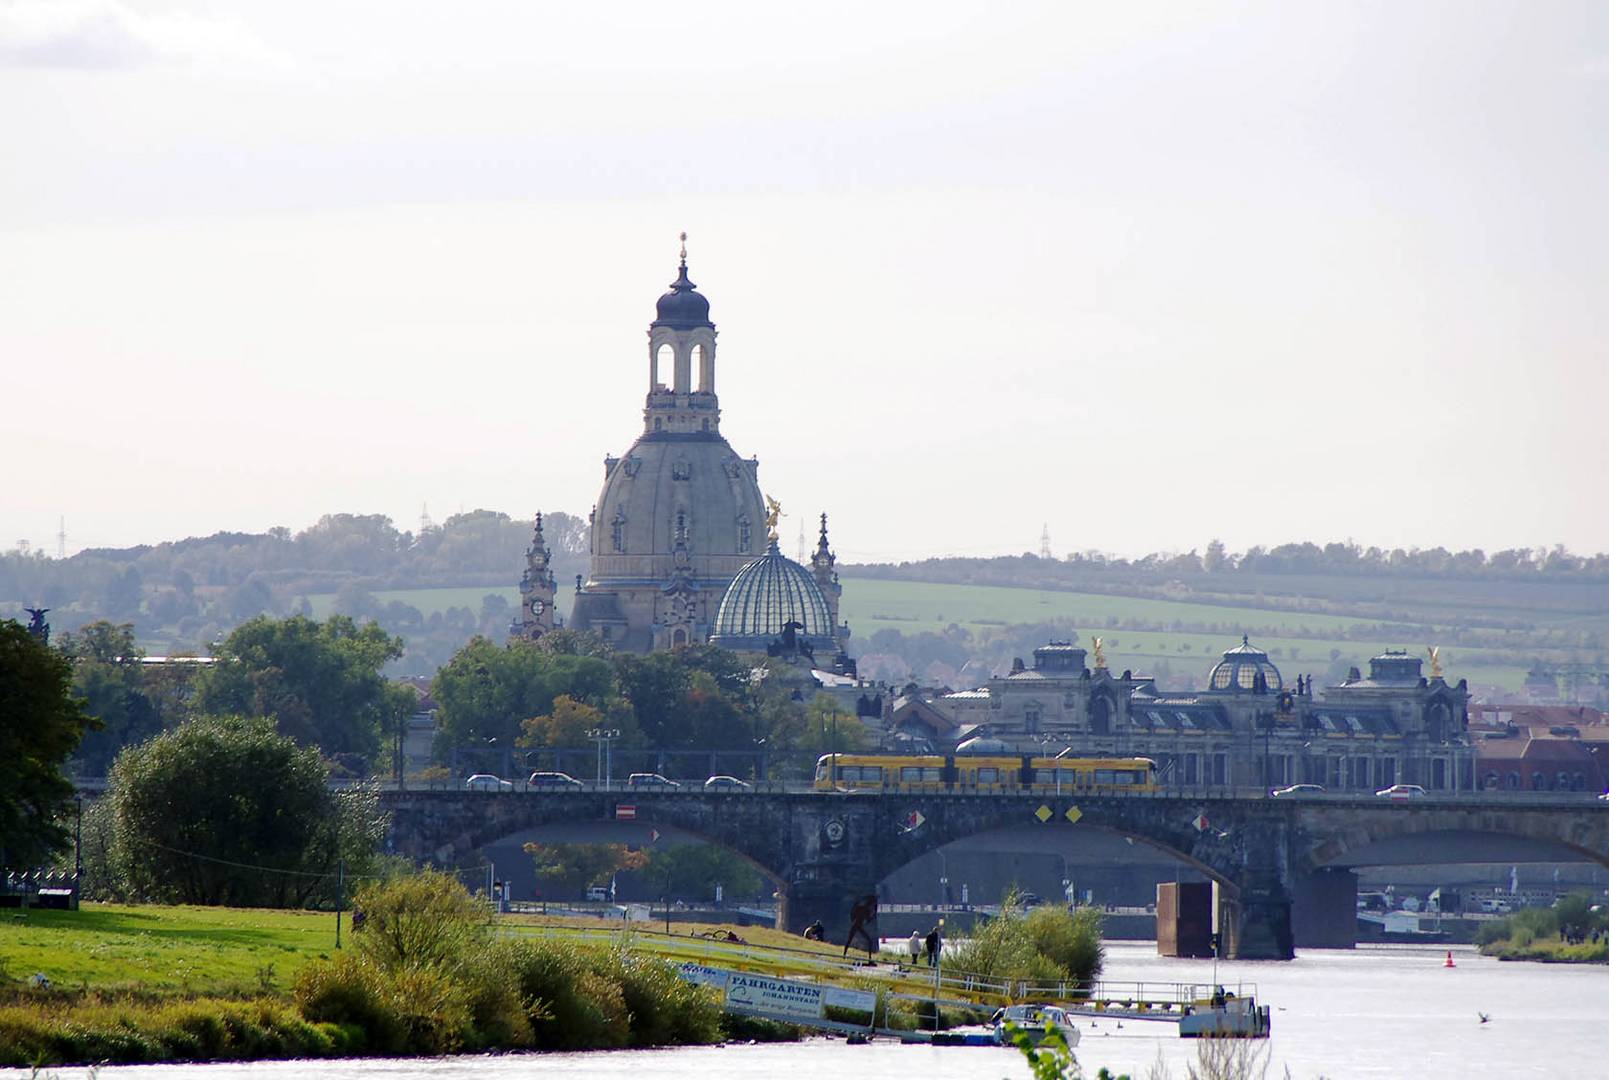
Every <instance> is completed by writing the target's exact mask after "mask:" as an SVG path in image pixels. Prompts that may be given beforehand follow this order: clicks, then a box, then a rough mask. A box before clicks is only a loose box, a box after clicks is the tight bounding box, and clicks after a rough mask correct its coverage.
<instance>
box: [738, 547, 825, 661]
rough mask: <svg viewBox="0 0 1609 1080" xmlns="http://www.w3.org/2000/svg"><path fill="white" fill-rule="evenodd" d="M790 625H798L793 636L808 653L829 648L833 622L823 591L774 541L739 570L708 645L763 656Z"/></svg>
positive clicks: (806, 571) (807, 572) (808, 572)
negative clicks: (804, 644)
mask: <svg viewBox="0 0 1609 1080" xmlns="http://www.w3.org/2000/svg"><path fill="white" fill-rule="evenodd" d="M789 623H794V624H797V625H795V627H794V634H795V635H796V636H797V638H798V640H799V641H800V642H801V643H808V644H809V645H810V647H811V648H812V649H819V648H821V647H823V646H829V647H830V646H831V645H832V641H833V625H832V616H831V614H829V610H828V607H827V599H826V597H824V596H823V595H822V593H821V586H819V585H817V584H816V579H815V578H814V577H812V576H811V574H810V571H808V570H806V569H805V568H804V567H802V566H800V565H799V564H798V563H796V562H794V561H793V560H792V559H790V558H788V557H787V556H785V555H783V554H782V553H781V552H780V551H778V550H777V542H776V541H775V540H772V541H771V545H770V547H768V548H767V549H766V552H765V554H764V555H761V556H760V557H759V558H758V559H754V560H752V561H750V562H749V563H748V565H746V566H744V567H743V569H741V570H739V571H738V572H737V576H736V577H735V578H733V579H732V584H731V585H729V586H728V587H727V589H726V595H725V596H723V597H722V598H721V606H720V609H719V610H718V611H717V612H716V614H715V625H714V627H713V629H712V631H711V634H710V640H711V643H712V644H715V645H719V646H721V647H722V648H726V649H737V650H738V651H740V652H761V651H763V650H764V649H765V647H766V646H767V645H770V644H771V643H772V642H774V641H776V640H777V639H778V638H780V637H782V636H783V631H784V630H785V629H786V628H787V625H788V624H789Z"/></svg>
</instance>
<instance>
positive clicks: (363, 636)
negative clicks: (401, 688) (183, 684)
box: [196, 615, 410, 759]
mask: <svg viewBox="0 0 1609 1080" xmlns="http://www.w3.org/2000/svg"><path fill="white" fill-rule="evenodd" d="M402 647H403V643H402V640H401V639H400V638H394V637H392V636H390V635H389V634H387V633H386V632H385V631H384V630H382V629H380V627H378V626H376V625H375V624H374V623H367V624H365V625H363V626H362V627H359V626H358V625H357V624H356V623H354V622H353V621H352V620H351V619H349V618H347V617H345V616H342V615H334V616H331V617H330V618H329V619H327V620H326V621H324V622H322V623H318V622H314V621H313V620H311V619H308V618H304V617H303V616H301V615H293V616H291V617H290V618H288V619H271V618H268V617H267V616H259V617H257V618H255V619H252V620H251V621H249V622H246V623H243V624H241V625H240V626H238V627H236V628H235V630H234V632H233V633H231V634H230V635H229V636H228V638H226V639H225V640H224V642H223V644H222V645H221V646H220V647H219V648H218V663H216V664H213V665H212V666H211V667H210V668H208V669H207V670H206V671H205V672H203V673H202V675H201V676H200V678H199V679H198V680H197V683H196V711H197V712H199V713H216V714H241V715H245V716H266V717H272V718H273V719H274V721H275V722H276V723H277V724H278V725H279V730H280V731H282V732H284V733H285V734H287V735H289V736H291V737H292V738H294V739H296V740H297V741H298V742H301V743H304V744H306V745H309V746H317V747H318V748H319V749H320V750H322V751H323V752H324V753H325V754H327V755H330V756H333V755H335V754H356V755H360V756H361V757H362V758H364V759H372V758H373V757H374V755H375V752H376V751H377V750H378V749H379V747H380V735H381V733H382V732H385V731H389V730H392V729H393V728H394V727H395V725H397V724H398V723H400V722H401V720H402V718H403V717H404V716H405V715H406V710H407V709H408V708H409V705H410V703H409V702H408V701H407V700H406V699H405V698H404V697H403V695H401V694H399V693H397V692H396V688H394V687H392V686H391V684H390V683H389V682H388V681H387V680H386V678H385V677H384V676H383V675H381V674H380V669H381V668H382V667H384V666H385V664H386V663H387V662H388V661H391V660H395V659H396V658H397V657H399V656H401V655H402Z"/></svg>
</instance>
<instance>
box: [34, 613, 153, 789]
mask: <svg viewBox="0 0 1609 1080" xmlns="http://www.w3.org/2000/svg"><path fill="white" fill-rule="evenodd" d="M58 645H59V647H60V649H61V651H62V652H63V653H64V654H65V655H66V656H67V657H69V658H70V659H71V660H72V664H73V690H74V691H75V692H76V693H77V695H78V696H79V697H81V698H83V700H84V705H85V708H86V710H87V711H88V712H89V714H90V715H91V716H93V717H94V718H95V719H96V720H98V721H100V727H99V729H98V730H95V731H91V732H90V733H89V734H88V735H86V736H85V737H84V741H83V743H82V744H81V745H80V746H79V748H78V753H77V754H75V755H74V768H75V770H76V771H77V772H79V773H82V774H84V775H88V776H104V775H106V770H107V769H108V768H110V767H111V764H112V759H113V758H115V757H116V756H117V752H118V751H119V750H121V749H122V748H123V747H125V746H129V745H131V744H133V743H137V742H143V741H144V740H146V739H148V738H150V737H151V736H152V735H155V734H156V733H157V732H158V731H161V730H162V723H163V717H162V714H161V712H160V711H159V709H158V705H157V702H156V701H155V700H153V698H152V696H151V695H148V694H147V693H146V686H145V683H146V678H145V675H146V673H145V671H144V665H142V664H141V663H140V658H141V657H142V656H144V655H145V653H144V650H142V649H141V648H140V647H139V646H138V645H137V644H136V643H135V640H134V627H133V625H132V624H130V623H123V624H121V625H113V624H112V623H109V622H105V621H101V622H93V623H90V624H89V625H88V626H84V627H80V628H79V630H78V633H76V634H72V633H68V634H63V635H61V638H60V639H59V641H58Z"/></svg>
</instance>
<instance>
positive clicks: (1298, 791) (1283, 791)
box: [1269, 784, 1324, 799]
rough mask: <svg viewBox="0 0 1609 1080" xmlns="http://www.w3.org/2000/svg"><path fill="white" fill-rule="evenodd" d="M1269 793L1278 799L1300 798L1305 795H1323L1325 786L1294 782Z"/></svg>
mask: <svg viewBox="0 0 1609 1080" xmlns="http://www.w3.org/2000/svg"><path fill="white" fill-rule="evenodd" d="M1269 794H1270V795H1272V796H1273V797H1274V798H1276V799H1300V798H1301V797H1302V796H1304V795H1322V794H1324V788H1323V787H1322V786H1320V785H1318V784H1292V785H1291V786H1290V787H1282V788H1275V789H1274V790H1273V791H1270V792H1269Z"/></svg>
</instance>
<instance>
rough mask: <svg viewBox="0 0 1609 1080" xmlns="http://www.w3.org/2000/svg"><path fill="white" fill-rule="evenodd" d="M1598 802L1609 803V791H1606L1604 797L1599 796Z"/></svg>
mask: <svg viewBox="0 0 1609 1080" xmlns="http://www.w3.org/2000/svg"><path fill="white" fill-rule="evenodd" d="M1598 801H1599V802H1609V791H1606V792H1604V793H1603V794H1602V795H1599V796H1598Z"/></svg>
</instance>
